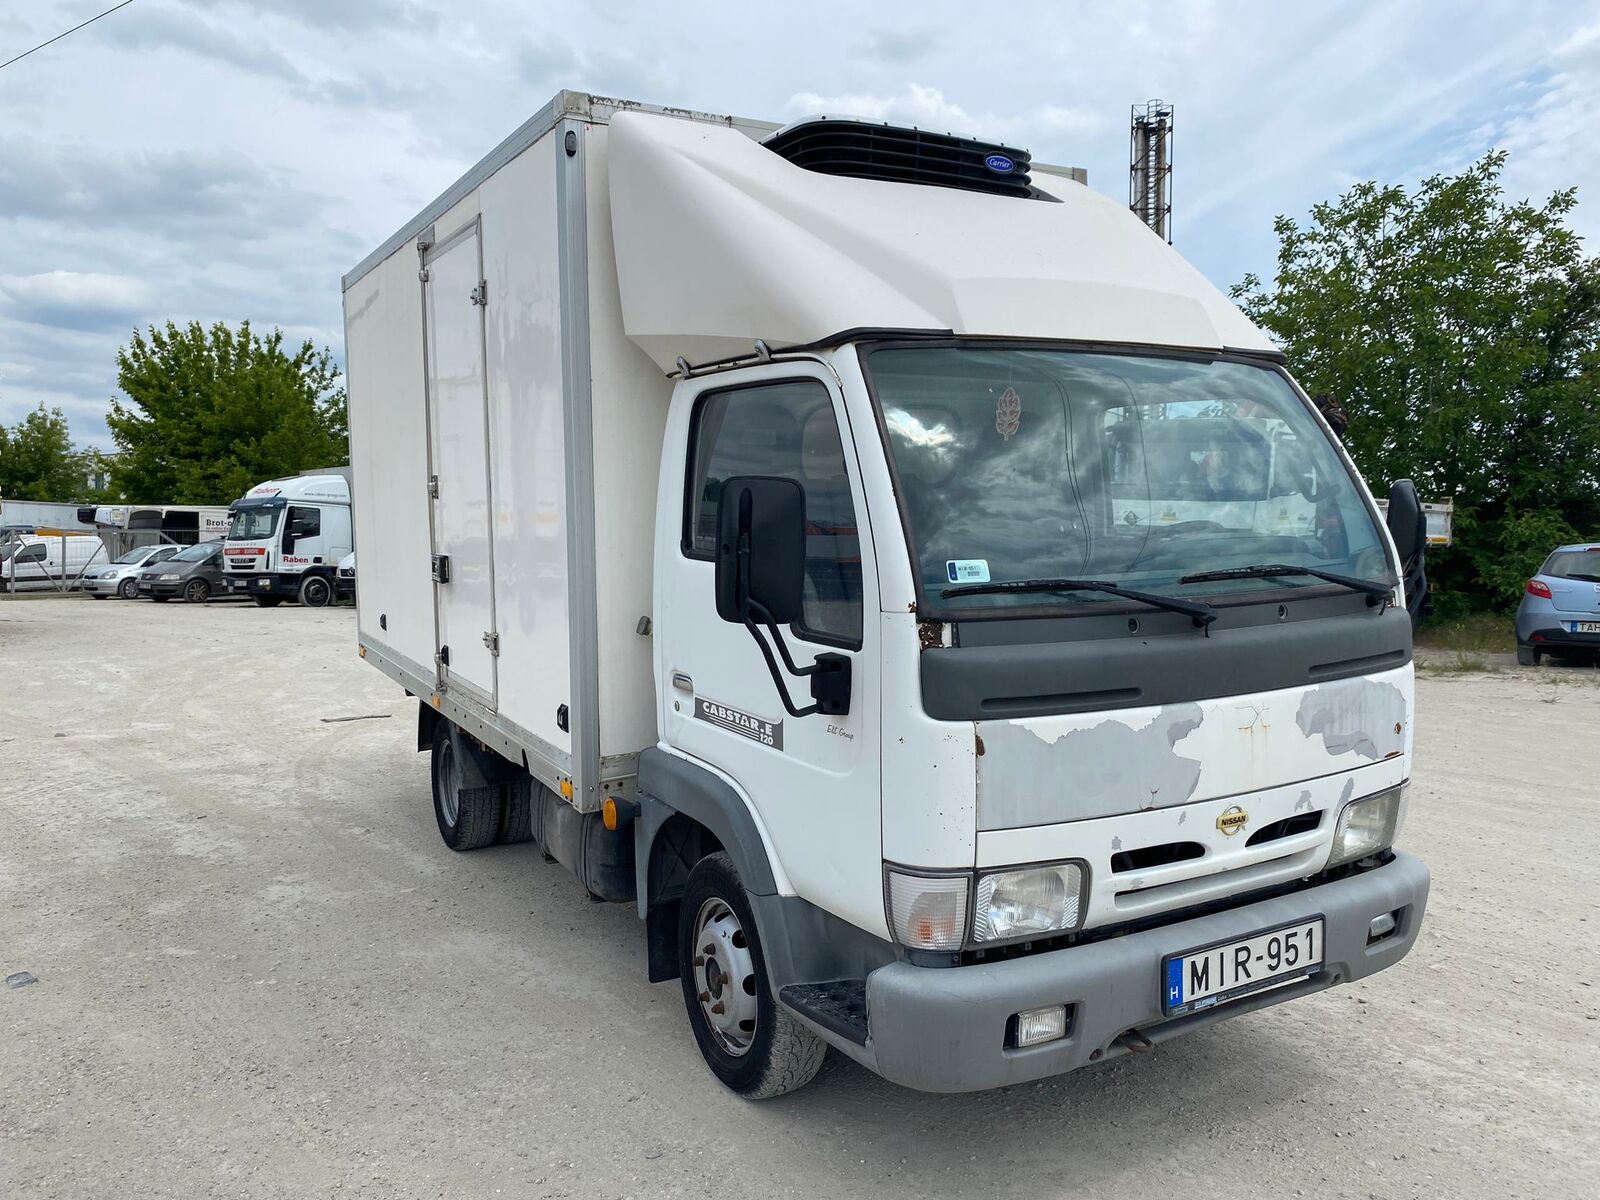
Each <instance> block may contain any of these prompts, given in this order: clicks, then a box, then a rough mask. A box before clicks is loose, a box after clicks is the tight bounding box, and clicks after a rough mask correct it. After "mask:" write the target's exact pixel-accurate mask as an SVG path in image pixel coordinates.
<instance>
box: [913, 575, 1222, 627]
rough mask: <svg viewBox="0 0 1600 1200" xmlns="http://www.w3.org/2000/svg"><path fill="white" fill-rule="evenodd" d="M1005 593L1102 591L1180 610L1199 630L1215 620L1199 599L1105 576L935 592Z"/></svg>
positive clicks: (964, 586) (1014, 581)
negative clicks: (1158, 593) (1142, 588)
mask: <svg viewBox="0 0 1600 1200" xmlns="http://www.w3.org/2000/svg"><path fill="white" fill-rule="evenodd" d="M1007 592H1104V593H1105V594H1106V595H1108V596H1120V597H1121V598H1122V599H1124V600H1136V601H1138V602H1139V603H1140V604H1148V605H1150V607H1151V608H1164V609H1166V610H1167V611H1168V612H1175V613H1182V614H1183V615H1184V616H1186V617H1189V618H1191V619H1192V620H1193V621H1194V623H1195V624H1196V625H1198V626H1200V627H1201V628H1202V629H1203V628H1205V627H1206V626H1207V625H1210V624H1211V622H1213V621H1215V620H1216V619H1217V614H1216V610H1215V609H1213V608H1212V607H1211V606H1210V605H1209V604H1204V603H1202V602H1200V601H1199V600H1179V599H1178V598H1177V597H1176V596H1156V595H1153V594H1151V593H1150V592H1135V591H1132V590H1130V589H1129V588H1125V587H1119V586H1118V585H1117V584H1114V583H1111V582H1109V581H1108V580H1105V579H1008V580H1005V581H1003V582H1000V583H966V584H962V585H961V586H959V587H949V588H945V589H944V591H942V592H940V593H939V594H940V595H941V596H943V597H945V598H946V599H949V598H950V597H952V596H999V595H1004V594H1006V593H1007Z"/></svg>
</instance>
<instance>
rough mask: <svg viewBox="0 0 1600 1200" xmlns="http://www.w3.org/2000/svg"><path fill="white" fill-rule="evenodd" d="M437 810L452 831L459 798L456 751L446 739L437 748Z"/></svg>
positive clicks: (459, 803) (459, 804)
mask: <svg viewBox="0 0 1600 1200" xmlns="http://www.w3.org/2000/svg"><path fill="white" fill-rule="evenodd" d="M439 809H440V811H441V812H443V813H444V822H445V824H446V825H449V826H450V827H451V828H452V829H454V828H455V824H456V817H457V816H458V815H460V812H461V798H460V796H458V795H457V794H456V749H455V747H454V746H452V745H451V744H450V740H449V739H448V738H446V739H445V742H444V745H443V746H441V747H440V748H439Z"/></svg>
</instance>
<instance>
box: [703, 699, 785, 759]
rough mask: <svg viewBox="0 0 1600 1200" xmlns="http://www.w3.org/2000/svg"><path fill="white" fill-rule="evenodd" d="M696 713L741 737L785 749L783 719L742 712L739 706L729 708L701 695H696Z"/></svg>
mask: <svg viewBox="0 0 1600 1200" xmlns="http://www.w3.org/2000/svg"><path fill="white" fill-rule="evenodd" d="M694 715H695V717H696V718H697V719H699V720H701V721H706V722H709V723H710V724H712V725H715V726H717V727H718V728H719V729H726V730H727V731H728V732H730V733H737V734H739V735H740V736H741V737H747V738H749V739H750V740H751V741H752V742H760V743H761V744H762V745H763V746H771V747H772V748H773V749H774V750H782V749H783V722H782V721H765V720H763V719H762V718H760V717H753V716H751V715H750V714H749V713H747V712H740V711H739V710H738V709H737V708H729V707H728V706H727V705H726V704H718V703H716V702H715V701H712V700H706V699H703V698H701V697H699V696H696V697H695V701H694Z"/></svg>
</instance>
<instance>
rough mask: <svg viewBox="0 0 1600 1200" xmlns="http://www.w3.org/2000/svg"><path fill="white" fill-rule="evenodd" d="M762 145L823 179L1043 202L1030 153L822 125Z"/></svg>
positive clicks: (945, 137)
mask: <svg viewBox="0 0 1600 1200" xmlns="http://www.w3.org/2000/svg"><path fill="white" fill-rule="evenodd" d="M762 144H763V145H765V146H766V148H767V149H768V150H771V151H772V152H773V153H774V154H779V155H782V156H783V157H784V158H786V159H788V160H789V161H790V162H792V163H793V164H794V165H795V166H797V167H803V168H805V169H806V170H807V171H819V172H821V173H822V174H824V175H848V176H850V177H852V178H854V179H882V180H889V181H891V182H894V183H920V184H925V185H927V186H929V187H948V188H960V189H962V190H963V191H968V192H986V193H988V194H989V195H993V196H1019V197H1023V198H1041V197H1040V193H1038V192H1036V191H1035V190H1034V188H1033V186H1032V183H1031V182H1030V180H1029V177H1028V168H1029V166H1030V165H1031V162H1032V160H1031V159H1030V158H1029V156H1028V152H1027V151H1026V150H1018V149H1016V148H1015V147H1014V146H1002V145H1000V144H999V143H998V142H980V141H975V140H973V139H971V138H960V137H955V136H953V135H951V134H948V133H930V132H928V131H927V130H924V129H905V128H901V127H897V126H894V125H876V124H873V123H872V122H870V121H848V120H832V119H822V120H816V121H806V122H803V123H801V124H799V125H791V126H789V127H788V128H787V129H782V130H779V131H778V132H777V133H775V134H773V135H772V136H771V137H769V138H768V139H767V140H766V141H765V142H764V143H762Z"/></svg>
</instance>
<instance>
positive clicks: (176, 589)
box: [139, 579, 189, 600]
mask: <svg viewBox="0 0 1600 1200" xmlns="http://www.w3.org/2000/svg"><path fill="white" fill-rule="evenodd" d="M188 582H189V581H188V580H187V579H178V580H175V581H173V582H171V583H161V582H159V581H157V582H154V583H150V582H147V581H145V580H143V579H141V580H139V595H141V596H150V597H152V598H154V597H156V596H160V597H162V598H163V599H167V600H171V599H173V598H175V597H177V596H180V595H182V594H183V585H184V584H186V583H188Z"/></svg>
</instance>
